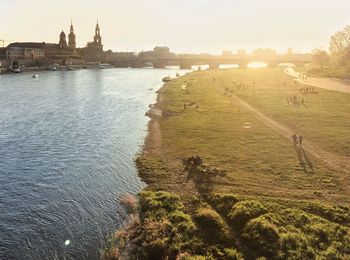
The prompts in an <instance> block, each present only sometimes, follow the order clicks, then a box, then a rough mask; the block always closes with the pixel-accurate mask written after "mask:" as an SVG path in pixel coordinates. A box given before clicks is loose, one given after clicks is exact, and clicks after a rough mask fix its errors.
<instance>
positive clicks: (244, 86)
mask: <svg viewBox="0 0 350 260" xmlns="http://www.w3.org/2000/svg"><path fill="white" fill-rule="evenodd" d="M231 86H232V87H225V92H224V96H232V94H233V91H234V89H237V90H243V89H251V88H254V87H255V81H254V82H253V83H252V84H249V83H243V82H240V83H237V82H236V81H233V82H231Z"/></svg>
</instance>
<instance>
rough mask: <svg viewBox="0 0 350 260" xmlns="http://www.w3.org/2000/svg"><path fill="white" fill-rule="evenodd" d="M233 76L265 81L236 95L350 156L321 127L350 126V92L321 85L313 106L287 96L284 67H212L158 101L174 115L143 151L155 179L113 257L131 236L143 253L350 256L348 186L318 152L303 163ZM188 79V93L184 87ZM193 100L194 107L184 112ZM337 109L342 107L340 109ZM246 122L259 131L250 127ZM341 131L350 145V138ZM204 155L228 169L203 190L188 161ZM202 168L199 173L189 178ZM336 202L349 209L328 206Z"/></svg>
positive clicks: (143, 168) (142, 168)
mask: <svg viewBox="0 0 350 260" xmlns="http://www.w3.org/2000/svg"><path fill="white" fill-rule="evenodd" d="M214 79H215V80H214ZM231 81H236V82H238V83H239V82H249V83H252V82H253V81H256V87H255V89H249V90H248V89H247V90H239V91H238V90H234V91H235V92H234V93H235V94H236V95H238V96H240V97H241V98H242V99H245V100H246V101H248V102H249V103H251V105H253V106H254V107H256V108H258V109H260V110H261V111H263V112H264V113H266V114H267V115H270V116H271V117H273V118H274V119H276V120H279V121H281V122H284V123H286V124H288V125H289V126H294V127H296V128H298V127H300V126H302V128H303V133H306V136H307V138H309V135H310V136H312V134H315V135H316V134H317V136H314V137H313V138H314V140H317V141H320V144H321V145H322V146H323V147H325V148H330V149H332V150H334V151H336V152H339V153H342V154H346V149H345V150H344V149H342V148H338V145H339V140H340V139H336V141H334V140H333V139H332V138H330V137H329V136H328V134H325V133H321V132H322V131H319V133H318V132H317V131H314V130H313V129H314V128H319V129H324V128H323V127H325V126H326V125H327V124H329V123H331V124H332V125H333V128H334V129H333V130H332V131H331V133H332V134H333V133H336V134H338V133H341V132H342V131H346V129H347V128H346V127H348V126H346V125H345V126H344V124H343V123H342V122H344V121H346V120H347V117H346V112H347V111H349V110H348V109H349V106H347V104H346V102H348V101H349V99H348V98H349V97H347V96H344V95H342V94H339V93H336V92H330V91H322V90H319V94H318V95H314V96H310V97H306V99H307V104H308V105H309V108H308V109H307V110H306V108H300V110H299V109H295V108H293V107H288V106H286V104H285V97H286V95H294V94H295V93H296V92H297V90H296V87H295V86H294V85H293V84H292V81H291V80H290V78H289V77H288V76H286V75H284V74H283V73H282V72H281V71H279V70H276V69H264V70H227V71H203V72H195V73H191V74H189V75H187V76H184V77H181V78H179V79H177V80H174V81H172V82H170V83H168V84H167V86H166V88H165V89H163V90H162V92H161V94H160V98H159V101H160V102H159V104H158V105H159V106H160V108H161V109H162V110H163V111H164V113H165V115H166V116H165V117H164V118H162V119H160V120H157V121H153V122H152V123H151V125H150V130H151V132H150V135H149V138H148V140H147V142H146V147H145V150H144V153H143V154H142V155H140V157H139V158H138V160H137V165H138V169H139V173H140V175H141V177H142V179H143V180H145V181H146V182H147V183H148V187H147V188H146V189H147V190H148V191H145V192H142V193H141V194H140V195H139V197H140V208H139V216H140V220H139V221H140V222H137V223H136V224H135V225H134V226H132V228H129V229H128V230H126V232H123V231H122V232H121V234H122V235H119V236H117V238H116V241H118V244H119V245H122V246H121V247H120V246H119V249H117V250H115V248H113V247H112V248H113V250H112V251H113V252H114V253H113V254H111V255H112V256H113V255H114V256H115V255H119V252H123V251H125V249H123V246H125V245H127V243H125V241H133V242H132V243H133V244H134V247H133V248H134V249H135V252H134V253H135V254H136V255H137V256H138V257H139V258H141V259H165V257H169V259H197V260H199V259H212V258H215V259H242V258H245V259H257V258H258V257H260V256H263V257H266V258H267V259H315V258H316V257H321V258H320V259H340V258H343V259H346V257H350V246H349V245H350V241H349V238H350V228H349V227H350V210H349V208H348V207H347V206H348V205H349V204H350V196H349V195H350V194H346V193H345V192H344V190H345V189H344V188H343V187H344V185H346V183H344V182H341V181H339V179H338V177H339V174H336V173H335V172H333V171H331V170H329V169H327V168H325V167H324V166H323V165H322V164H321V163H319V162H317V161H315V160H314V159H312V161H313V164H314V171H313V172H312V171H311V170H310V169H308V168H307V169H306V170H305V169H304V168H303V167H301V165H300V164H299V161H298V157H297V155H296V151H295V150H294V148H293V146H292V144H291V141H290V140H285V139H284V138H282V137H281V136H280V135H279V134H277V133H276V132H274V131H273V130H271V129H270V128H269V127H267V126H265V125H263V124H262V123H261V122H260V121H258V120H257V119H256V118H255V117H254V116H252V115H251V114H249V113H248V112H246V111H245V110H244V109H241V108H240V107H239V106H238V105H237V104H235V103H234V102H233V100H232V98H229V97H228V96H223V93H224V88H225V87H229V86H230V84H231ZM283 81H285V82H286V83H287V86H284V84H281V82H283ZM188 82H191V87H189V88H188V90H189V93H187V94H186V93H185V92H184V91H183V90H182V86H183V85H187V83H188ZM320 100H327V102H325V101H320ZM184 102H186V103H187V104H188V103H194V104H193V105H192V106H189V105H188V106H187V108H186V110H184ZM330 102H333V106H332V105H331V104H330ZM348 103H349V102H348ZM338 104H341V105H343V107H342V106H340V105H338ZM315 107H317V108H315ZM329 109H331V110H332V111H340V112H339V113H338V114H337V115H338V116H333V114H332V113H331V112H330V111H328V110H329ZM325 111H327V113H326V114H324V113H325ZM315 118H317V119H315ZM325 122H327V123H325ZM247 123H249V124H250V126H251V128H244V127H243V126H246V125H247ZM158 124H159V128H160V130H161V131H160V132H161V140H162V142H161V145H159V143H158V144H157V145H156V142H155V141H159V139H160V136H159V135H160V132H159V129H158V128H157V125H158ZM296 130H299V129H296ZM321 137H322V138H321ZM310 138H311V137H310ZM342 138H343V140H345V141H346V142H348V139H346V138H348V137H347V136H342ZM320 139H322V140H320ZM345 141H344V142H345ZM195 154H198V155H200V156H201V158H202V159H204V162H205V163H206V164H209V165H210V166H213V167H221V168H223V169H226V170H227V175H226V176H224V177H218V178H217V179H215V181H214V182H213V183H212V185H213V186H212V185H211V188H212V189H210V190H209V189H208V192H205V191H204V190H203V189H200V187H202V186H203V183H201V178H202V176H201V173H200V172H198V171H194V172H193V173H189V174H188V173H187V172H185V171H184V164H183V163H182V160H183V159H184V158H187V157H189V156H192V155H195ZM193 174H196V175H197V178H192V179H189V178H188V176H191V175H193ZM205 185H206V184H205ZM159 190H165V191H168V192H170V193H171V194H169V193H166V192H163V191H161V192H156V191H159ZM173 194H176V195H173ZM219 194H221V195H219ZM177 195H178V196H179V197H178V196H177ZM334 204H341V206H339V207H334V206H329V205H334ZM115 252H116V253H115ZM190 255H192V256H193V255H200V256H197V257H192V258H191V257H190ZM110 258H112V257H110ZM263 259H264V258H263Z"/></svg>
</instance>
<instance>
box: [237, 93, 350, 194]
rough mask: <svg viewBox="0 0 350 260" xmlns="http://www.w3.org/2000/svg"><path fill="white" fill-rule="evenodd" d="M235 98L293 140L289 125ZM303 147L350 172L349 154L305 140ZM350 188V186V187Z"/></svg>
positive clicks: (261, 119)
mask: <svg viewBox="0 0 350 260" xmlns="http://www.w3.org/2000/svg"><path fill="white" fill-rule="evenodd" d="M232 97H233V99H234V100H235V101H236V102H237V103H238V104H239V105H240V106H242V107H244V108H245V109H247V110H248V111H250V112H251V113H252V114H253V115H255V116H256V117H257V118H258V119H259V120H260V121H261V122H262V123H264V124H265V125H266V126H268V127H270V128H272V129H273V130H275V131H276V132H277V133H279V134H280V135H282V136H283V137H285V138H287V139H289V140H292V139H291V136H292V135H293V134H294V132H293V131H292V130H291V129H290V128H288V127H287V126H285V125H283V124H281V123H279V122H276V121H274V120H272V119H271V118H269V117H267V116H266V115H264V114H262V113H261V112H260V111H258V110H256V109H255V108H253V107H252V106H251V105H249V104H248V103H247V102H245V101H243V100H242V99H240V98H239V97H237V96H235V95H233V96H232ZM303 149H304V150H306V151H308V152H309V153H310V154H312V155H313V156H314V157H315V158H317V159H319V160H321V161H323V162H324V163H325V164H326V165H327V166H328V167H329V168H331V169H333V170H335V171H337V172H343V173H346V174H349V173H350V158H349V157H347V156H342V155H337V154H333V153H330V152H328V151H325V150H323V149H322V148H320V147H318V146H317V144H315V143H313V142H311V141H309V140H305V139H304V141H303ZM348 179H349V176H347V175H346V176H344V175H343V176H342V180H344V181H346V180H348ZM349 188H350V187H349Z"/></svg>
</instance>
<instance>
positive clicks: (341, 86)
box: [284, 68, 350, 93]
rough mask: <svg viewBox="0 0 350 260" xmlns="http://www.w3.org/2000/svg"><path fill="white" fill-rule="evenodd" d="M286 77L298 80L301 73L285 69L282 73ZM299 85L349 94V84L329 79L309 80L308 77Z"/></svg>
mask: <svg viewBox="0 0 350 260" xmlns="http://www.w3.org/2000/svg"><path fill="white" fill-rule="evenodd" d="M284 72H285V73H287V74H288V75H290V76H292V77H294V78H299V76H300V75H302V73H299V72H296V71H295V70H294V69H292V68H288V69H285V71H284ZM301 83H303V84H305V85H309V86H313V87H317V88H323V89H328V90H335V91H339V92H344V93H350V83H347V82H345V81H343V80H340V79H331V78H311V77H308V78H307V80H301Z"/></svg>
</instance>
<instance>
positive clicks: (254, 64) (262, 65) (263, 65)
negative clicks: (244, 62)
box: [247, 61, 267, 69]
mask: <svg viewBox="0 0 350 260" xmlns="http://www.w3.org/2000/svg"><path fill="white" fill-rule="evenodd" d="M247 68H250V69H262V68H267V64H266V63H264V62H260V61H254V62H250V63H248V66H247Z"/></svg>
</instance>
